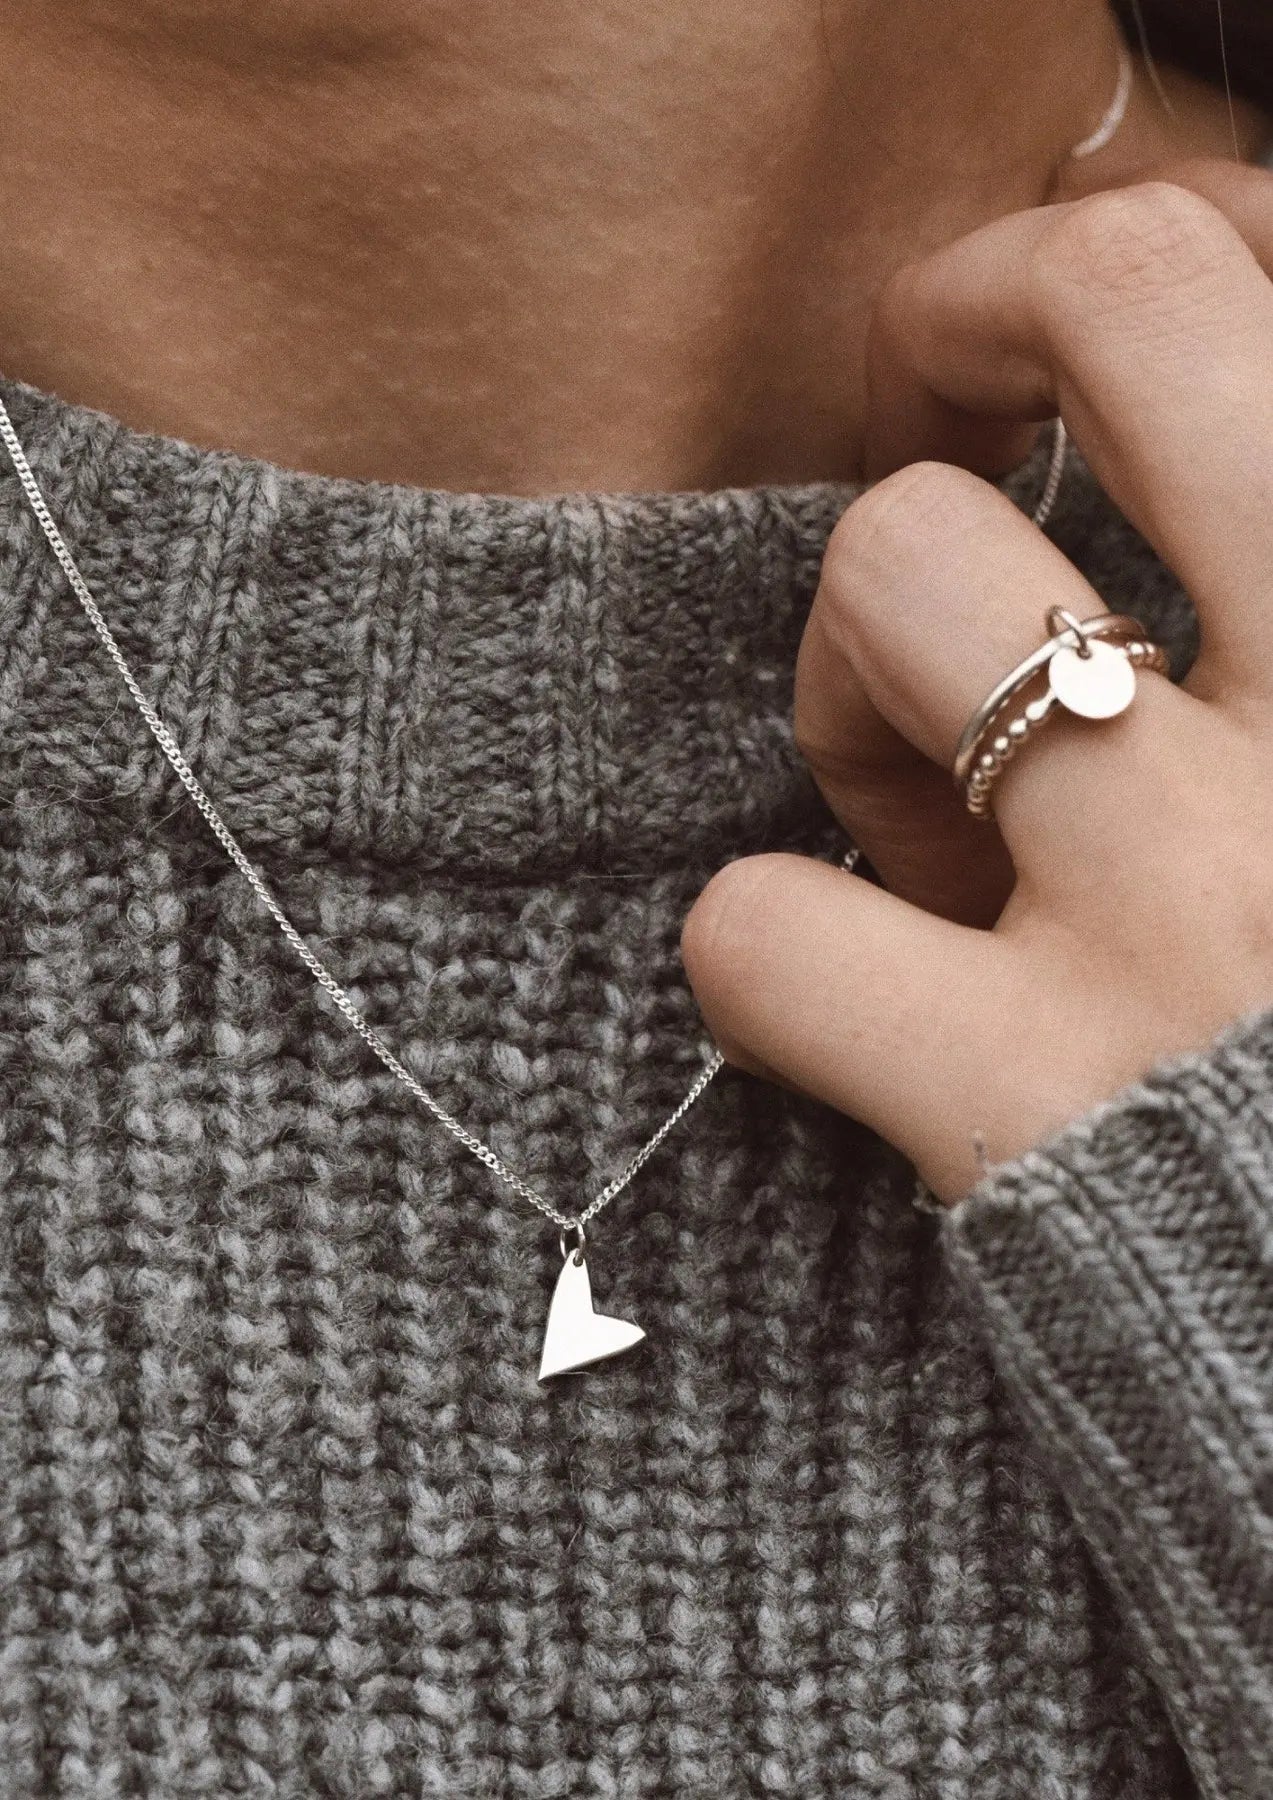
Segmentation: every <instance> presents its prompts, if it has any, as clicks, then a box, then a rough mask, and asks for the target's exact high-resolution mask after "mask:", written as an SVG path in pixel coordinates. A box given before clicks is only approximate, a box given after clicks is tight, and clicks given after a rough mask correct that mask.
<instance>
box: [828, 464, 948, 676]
mask: <svg viewBox="0 0 1273 1800" xmlns="http://www.w3.org/2000/svg"><path fill="white" fill-rule="evenodd" d="M981 486H982V484H981V483H980V481H979V480H978V478H977V477H976V476H975V475H970V474H969V473H968V472H967V470H966V469H957V468H955V467H954V466H953V465H951V464H950V463H941V462H917V463H910V464H908V465H907V467H906V468H904V469H899V470H898V471H897V473H896V474H894V475H888V476H886V477H885V478H884V480H883V481H878V482H876V483H875V485H874V486H873V487H870V488H868V489H867V490H866V492H865V493H864V494H861V495H860V496H859V497H858V498H857V499H856V500H855V501H854V502H853V504H852V505H851V506H850V507H849V508H848V510H847V512H845V513H844V514H843V515H842V516H841V518H840V520H839V521H838V523H837V524H836V527H835V529H834V531H833V532H832V533H831V536H830V538H829V540H828V542H827V548H826V554H825V557H824V558H823V563H822V579H821V581H820V583H819V590H818V601H817V604H818V607H819V610H820V611H821V613H822V614H823V622H824V624H825V625H827V626H828V627H829V628H830V629H831V631H832V634H833V636H834V637H835V638H836V640H837V641H838V642H839V643H840V644H841V645H843V644H844V643H846V642H848V643H851V642H852V639H853V636H854V633H855V630H856V627H857V625H858V623H859V621H860V620H861V619H862V617H863V616H864V615H865V614H866V612H867V609H868V608H869V607H871V606H872V605H873V604H878V603H879V602H880V601H881V600H886V599H887V595H888V592H889V586H888V577H889V575H890V574H891V573H895V572H896V571H897V569H898V567H899V565H900V564H901V562H902V561H903V560H907V561H910V560H913V558H914V557H915V555H916V554H917V552H918V553H920V554H922V553H923V547H924V546H925V545H926V544H931V543H933V542H941V541H943V540H944V539H945V537H946V535H947V534H948V533H950V532H953V531H958V530H959V529H961V527H962V526H963V524H964V523H965V522H966V520H967V515H968V508H969V506H970V504H971V503H972V499H973V495H974V493H980V490H981Z"/></svg>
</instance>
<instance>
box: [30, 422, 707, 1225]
mask: <svg viewBox="0 0 1273 1800" xmlns="http://www.w3.org/2000/svg"><path fill="white" fill-rule="evenodd" d="M0 438H2V439H3V441H4V447H5V449H6V450H7V451H8V453H9V458H10V461H11V462H12V463H13V467H14V470H15V472H16V474H17V477H18V480H19V481H20V482H21V484H22V491H23V493H24V494H25V495H26V497H27V500H28V501H29V502H30V506H31V511H32V512H33V513H34V514H35V517H36V519H37V521H38V523H39V525H40V529H41V530H42V531H43V533H44V535H45V537H46V538H47V539H48V542H49V548H50V549H51V550H52V552H53V554H54V556H55V557H56V558H57V560H58V562H59V564H60V565H61V568H62V572H63V574H64V575H65V576H66V579H67V581H68V582H69V583H70V585H71V590H72V592H73V593H74V595H75V598H76V599H77V600H78V601H79V603H80V605H81V606H82V607H83V608H84V611H85V612H86V613H87V614H88V617H89V620H90V622H91V624H92V626H93V629H94V631H95V632H96V633H97V635H98V637H99V638H100V639H101V640H102V643H103V644H104V645H105V647H106V654H107V655H108V656H109V657H110V659H111V661H112V662H113V663H114V665H115V667H116V669H117V670H118V671H119V675H120V679H121V680H122V681H123V683H124V686H125V687H126V688H127V689H128V692H129V693H130V694H131V696H132V698H133V701H134V704H135V705H136V707H137V710H138V712H139V713H140V714H141V716H142V718H143V719H144V720H145V721H146V724H147V725H148V726H149V727H150V732H151V735H152V737H153V738H154V739H155V742H156V743H157V744H158V745H159V748H160V749H161V750H162V751H163V753H164V755H165V756H166V757H167V759H168V761H169V762H170V763H171V765H172V767H173V770H174V772H175V773H176V775H177V778H178V780H179V781H180V782H181V784H182V786H183V787H184V788H185V790H186V792H187V793H188V794H189V795H190V798H191V799H192V800H193V801H194V803H195V805H196V806H197V807H198V809H199V811H200V812H201V813H202V814H203V816H204V818H205V819H206V821H207V823H208V825H209V827H210V828H211V830H212V832H213V834H214V836H215V837H216V838H217V839H218V840H219V842H220V844H221V847H222V849H223V850H224V851H225V853H226V855H227V856H228V857H229V858H230V860H231V862H232V863H233V864H234V866H235V867H236V868H237V869H238V871H239V873H240V874H241V875H242V876H243V878H244V880H245V881H246V882H247V883H248V885H249V886H250V887H251V888H252V891H253V892H254V893H255V895H256V897H257V899H258V900H259V901H260V902H261V904H262V906H264V907H265V909H266V910H267V912H269V914H270V915H271V917H272V918H273V920H274V922H275V924H276V925H277V926H278V928H279V930H280V931H281V932H282V934H283V936H284V937H285V938H286V939H287V941H288V943H289V944H290V945H291V946H292V949H293V950H294V951H295V952H296V954H297V956H299V958H300V959H301V961H302V962H303V963H304V964H305V967H306V968H307V969H308V970H309V972H310V974H311V975H312V976H313V977H314V979H315V981H316V982H317V983H318V985H319V986H320V987H321V988H323V989H324V990H325V991H326V992H327V993H328V994H329V995H330V996H331V998H332V999H333V1000H334V1001H335V1003H336V1005H337V1006H338V1007H339V1009H340V1011H341V1012H342V1013H343V1014H344V1015H345V1018H346V1019H347V1020H348V1021H349V1023H350V1024H351V1025H352V1026H353V1028H354V1030H355V1031H356V1032H357V1033H358V1036H359V1037H360V1038H362V1040H363V1042H364V1043H365V1044H367V1045H368V1047H369V1048H370V1049H371V1050H373V1051H374V1052H375V1054H376V1055H377V1056H378V1057H379V1058H380V1060H381V1062H382V1063H383V1064H384V1065H385V1067H386V1068H387V1069H388V1070H389V1071H390V1073H391V1074H393V1075H396V1076H397V1078H398V1080H399V1081H400V1082H402V1084H403V1085H404V1087H407V1088H409V1089H410V1090H411V1092H412V1093H413V1094H414V1095H415V1097H416V1099H417V1100H418V1101H419V1102H420V1104H421V1105H422V1106H424V1107H426V1108H427V1109H428V1111H429V1112H430V1113H431V1114H432V1115H433V1117H434V1118H435V1119H436V1120H437V1122H438V1124H439V1125H441V1126H443V1127H444V1128H445V1130H447V1131H449V1132H450V1134H451V1136H452V1137H453V1138H456V1139H457V1140H458V1141H459V1142H460V1143H461V1144H463V1146H464V1148H465V1149H466V1150H467V1151H468V1152H469V1154H470V1156H475V1157H476V1158H477V1160H478V1162H480V1163H484V1164H485V1165H486V1167H487V1168H488V1169H489V1170H490V1171H491V1173H492V1174H493V1175H494V1176H495V1177H496V1178H497V1179H498V1180H499V1181H502V1182H503V1183H504V1185H505V1187H508V1188H511V1189H512V1191H513V1193H515V1194H516V1195H518V1197H519V1198H520V1199H522V1200H525V1201H526V1202H527V1204H528V1205H530V1206H533V1207H534V1208H535V1210H536V1211H537V1212H541V1213H543V1215H544V1217H545V1218H548V1219H551V1220H552V1221H553V1223H554V1224H555V1225H557V1226H559V1227H560V1228H561V1230H563V1231H577V1230H578V1229H579V1228H580V1227H581V1226H583V1225H585V1224H586V1223H587V1222H588V1221H589V1220H590V1219H595V1218H596V1216H597V1214H598V1213H599V1212H600V1211H601V1209H602V1208H603V1207H605V1206H608V1205H609V1204H610V1202H611V1201H612V1200H613V1199H615V1198H616V1196H617V1195H619V1194H621V1193H622V1192H623V1190H624V1188H625V1187H627V1185H628V1183H629V1182H630V1181H631V1180H632V1177H633V1176H634V1175H635V1174H636V1173H637V1171H638V1170H639V1169H640V1168H642V1167H643V1165H644V1164H645V1163H646V1162H647V1161H648V1160H649V1158H650V1157H651V1156H653V1154H654V1152H655V1151H656V1150H657V1149H658V1147H659V1145H660V1144H661V1143H662V1142H663V1140H664V1138H665V1137H666V1136H667V1135H668V1133H669V1132H670V1131H671V1130H672V1129H673V1127H674V1126H676V1125H678V1124H679V1123H680V1121H681V1120H682V1119H683V1118H684V1117H685V1115H686V1113H687V1112H688V1111H689V1109H690V1107H691V1106H693V1104H694V1102H695V1101H696V1100H697V1099H698V1097H699V1095H700V1094H701V1093H702V1092H703V1090H704V1088H705V1087H706V1086H707V1084H708V1082H710V1081H711V1079H712V1077H713V1076H714V1075H715V1074H716V1073H717V1072H718V1071H719V1070H720V1069H721V1068H722V1067H723V1065H724V1060H725V1059H724V1058H723V1057H722V1056H721V1054H720V1052H719V1051H718V1050H716V1051H713V1053H712V1055H711V1057H710V1058H709V1060H708V1061H707V1062H706V1063H705V1065H704V1066H703V1068H702V1069H701V1070H700V1072H699V1074H698V1075H697V1076H696V1077H695V1079H694V1082H693V1085H692V1086H691V1087H690V1090H689V1092H688V1093H687V1094H686V1096H685V1098H684V1099H683V1100H682V1101H681V1103H680V1105H679V1106H678V1107H677V1108H676V1110H675V1112H673V1113H671V1114H670V1115H669V1117H668V1118H666V1119H665V1120H664V1121H663V1123H662V1124H661V1125H660V1126H659V1128H658V1130H657V1131H656V1132H655V1133H654V1135H653V1137H651V1138H650V1139H649V1141H648V1142H647V1143H646V1144H644V1145H643V1146H642V1147H641V1149H640V1150H638V1151H637V1153H636V1155H635V1156H634V1157H633V1158H632V1161H631V1162H630V1163H629V1164H628V1165H627V1167H626V1168H625V1169H623V1170H621V1172H620V1173H619V1174H618V1175H616V1176H615V1178H614V1180H613V1181H611V1182H610V1183H609V1185H608V1186H606V1187H604V1188H603V1189H602V1190H601V1192H600V1193H599V1194H598V1195H597V1196H596V1198H595V1199H594V1200H592V1201H591V1202H590V1203H589V1204H588V1205H587V1206H586V1207H585V1208H584V1210H583V1211H582V1212H580V1213H577V1214H571V1213H566V1212H562V1211H561V1209H560V1208H559V1207H557V1206H554V1204H553V1202H552V1201H551V1200H549V1199H547V1198H546V1197H545V1196H544V1195H543V1194H541V1193H540V1192H539V1191H538V1189H536V1188H533V1187H532V1186H531V1185H530V1183H529V1182H528V1181H525V1180H523V1178H522V1177H521V1176H520V1175H519V1174H517V1172H516V1170H514V1169H510V1168H509V1166H508V1164H507V1163H506V1162H504V1160H503V1159H502V1157H500V1156H498V1155H497V1154H496V1152H495V1151H494V1150H492V1149H491V1147H490V1145H489V1144H485V1143H483V1142H482V1140H481V1138H479V1137H475V1136H474V1135H473V1133H472V1132H471V1131H466V1130H465V1128H464V1126H463V1125H461V1124H460V1122H459V1120H458V1119H456V1118H454V1117H453V1116H452V1115H451V1114H450V1113H449V1112H448V1111H447V1109H446V1108H445V1107H444V1106H443V1105H442V1104H441V1102H440V1101H438V1100H435V1099H434V1097H433V1095H432V1094H431V1093H429V1091H428V1089H427V1088H424V1087H422V1086H421V1085H420V1083H419V1082H418V1081H417V1080H416V1078H415V1076H414V1075H413V1074H412V1073H411V1071H410V1070H409V1069H407V1068H404V1067H403V1065H402V1064H401V1063H400V1062H399V1061H398V1058H397V1057H396V1056H395V1055H394V1053H393V1051H392V1050H390V1048H389V1046H388V1045H387V1044H386V1043H384V1041H383V1040H382V1039H381V1038H380V1037H379V1036H377V1034H376V1032H374V1031H373V1030H372V1028H371V1026H370V1025H369V1024H368V1023H367V1021H366V1019H365V1018H364V1017H363V1015H362V1014H361V1013H360V1012H359V1010H358V1008H357V1007H356V1006H355V1005H354V1003H353V1001H352V1000H351V999H350V998H349V995H348V994H347V993H346V992H345V990H344V988H343V987H341V985H340V983H339V982H338V981H337V980H336V978H335V976H334V975H333V974H332V973H331V971H330V970H329V969H327V968H326V967H325V965H324V964H323V963H322V962H320V961H319V959H318V957H317V956H315V954H314V952H313V951H312V950H311V949H310V947H309V945H308V944H307V943H306V942H305V940H304V938H303V937H302V936H301V934H300V932H299V931H297V929H296V927H295V926H294V925H293V924H292V921H291V920H290V919H289V918H288V916H287V914H286V913H285V912H284V911H283V909H282V907H281V906H280V905H279V903H278V901H277V900H276V899H275V898H274V896H273V894H272V893H271V892H270V890H269V888H268V887H267V886H266V885H265V882H264V881H263V880H262V878H261V876H260V875H259V874H258V872H257V870H256V869H255V867H254V866H253V865H252V863H251V862H250V861H249V860H248V857H247V855H246V853H245V852H244V850H243V848H242V846H241V845H240V843H239V841H238V839H237V838H236V837H235V835H234V833H233V832H232V831H231V830H230V827H229V826H228V825H227V824H226V822H225V820H224V819H223V818H222V817H221V815H220V813H219V812H218V811H217V809H216V807H215V806H213V804H212V802H211V800H210V799H209V798H208V796H207V794H206V793H205V792H204V790H203V788H202V787H201V786H200V784H199V782H198V780H197V779H196V777H195V774H194V771H193V769H191V767H190V765H189V763H188V762H187V761H186V759H185V757H184V756H183V755H182V754H181V750H180V748H179V746H178V744H177V741H176V739H175V738H174V737H173V735H172V733H171V732H170V731H169V729H168V727H167V726H166V725H165V724H164V722H163V720H162V719H161V718H160V716H159V714H158V713H157V712H156V711H155V708H154V707H153V706H152V705H151V703H150V701H149V700H148V699H147V698H146V696H145V694H144V693H143V692H142V690H141V688H140V686H139V685H138V682H137V678H136V676H135V675H134V674H133V672H132V669H131V668H130V667H129V665H128V662H127V660H126V658H125V656H124V653H123V651H122V650H121V649H120V647H119V645H118V643H117V642H116V640H115V636H114V633H113V632H112V631H111V628H110V626H109V625H108V624H107V623H106V620H105V619H104V618H103V617H102V612H101V608H100V607H99V606H98V604H97V602H96V601H95V600H94V598H93V596H92V594H91V593H90V592H89V589H88V584H87V582H86V581H85V580H84V577H83V576H82V575H81V574H80V572H79V569H78V568H77V567H76V565H75V561H74V558H73V557H72V556H71V553H70V551H69V550H68V549H67V547H66V540H65V539H64V538H63V536H62V533H61V532H60V531H59V530H58V527H57V524H56V522H55V520H54V518H53V515H52V513H51V512H50V511H49V508H48V505H47V504H46V502H45V499H44V495H43V494H42V493H41V491H40V487H39V483H38V482H37V481H36V479H35V476H34V474H33V473H32V471H31V465H30V463H29V462H28V461H27V457H26V452H25V451H24V450H23V448H22V445H21V443H20V441H19V439H18V434H17V432H16V431H15V430H14V428H13V421H12V419H11V418H10V417H9V411H8V408H7V407H6V406H5V404H4V402H3V400H0Z"/></svg>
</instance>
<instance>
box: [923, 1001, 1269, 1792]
mask: <svg viewBox="0 0 1273 1800" xmlns="http://www.w3.org/2000/svg"><path fill="white" fill-rule="evenodd" d="M943 1236H944V1240H945V1247H946V1252H947V1255H948V1258H949V1261H950V1264H951V1266H952V1269H953V1271H954V1274H955V1277H956V1280H957V1282H958V1283H959V1285H960V1287H961V1288H962V1290H963V1293H964V1295H965V1297H966V1299H967V1300H968V1302H969V1304H970V1305H971V1307H972V1308H973V1310H974V1312H975V1313H976V1315H977V1316H978V1318H979V1320H980V1323H981V1326H982V1328H983V1330H984V1332H985V1335H986V1337H987V1339H988V1341H989V1344H990V1347H991V1352H992V1355H993V1357H994V1359H995V1362H996V1365H997V1368H998V1370H999V1373H1000V1375H1001V1377H1002V1379H1003V1381H1004V1382H1005V1384H1006V1385H1007V1386H1008V1387H1009V1388H1010V1389H1011V1390H1012V1392H1013V1393H1014V1395H1015V1397H1016V1400H1017V1402H1018V1405H1019V1408H1020V1410H1021V1411H1022V1413H1023V1415H1024V1417H1025V1420H1026V1423H1027V1428H1028V1429H1029V1431H1030V1434H1031V1436H1032V1437H1033V1439H1034V1440H1035V1442H1036V1445H1037V1448H1038V1451H1039V1453H1040V1455H1041V1456H1042V1458H1043V1459H1044V1461H1045V1462H1046V1463H1047V1464H1048V1465H1049V1467H1050V1469H1051V1472H1052V1475H1053V1477H1054V1479H1055V1480H1056V1481H1057V1482H1058V1484H1059V1485H1060V1487H1061V1489H1062V1491H1063V1492H1064V1493H1065V1494H1066V1496H1067V1497H1068V1499H1069V1502H1070V1504H1071V1506H1072V1508H1073V1511H1074V1514H1075V1517H1076V1520H1077V1523H1078V1526H1079V1529H1080V1530H1081V1531H1082V1533H1083V1534H1084V1536H1085V1538H1086V1540H1087V1542H1088V1544H1089V1546H1090V1548H1091V1550H1092V1552H1093V1554H1094V1556H1095V1558H1096V1560H1097V1562H1098V1563H1099V1564H1100V1566H1101V1567H1102V1570H1103V1572H1104V1573H1105V1575H1106V1577H1107V1579H1108V1580H1109V1582H1110V1584H1111V1586H1112V1587H1113V1588H1114V1590H1115V1592H1116V1593H1117V1594H1118V1595H1119V1597H1120V1599H1121V1601H1122V1603H1123V1606H1124V1608H1125V1611H1126V1613H1127V1616H1128V1619H1129V1622H1130V1624H1131V1626H1132V1628H1133V1630H1134V1631H1135V1633H1136V1634H1137V1636H1138V1637H1139V1639H1140V1642H1141V1644H1142V1647H1143V1651H1144V1654H1145V1656H1146V1658H1147V1662H1148V1666H1149V1668H1150V1672H1151V1673H1152V1674H1153V1675H1154V1676H1155V1678H1156V1679H1157V1681H1158V1683H1159V1685H1160V1687H1161V1689H1162V1691H1163V1693H1164V1696H1165V1698H1166V1701H1167V1704H1168V1706H1169V1708H1170V1710H1171V1712H1172V1715H1173V1718H1174V1721H1175V1724H1176V1728H1177V1730H1178V1732H1179V1734H1180V1736H1181V1741H1182V1743H1183V1745H1184V1747H1185V1749H1186V1752H1187V1753H1188V1755H1189V1757H1190V1760H1191V1763H1192V1766H1193V1771H1194V1774H1195V1777H1196V1778H1197V1780H1198V1781H1199V1784H1200V1785H1201V1787H1202V1789H1203V1791H1204V1792H1205V1793H1206V1794H1208V1795H1214V1796H1216V1797H1217V1800H1220V1797H1221V1796H1223V1800H1237V1797H1238V1796H1246V1795H1251V1796H1255V1795H1261V1796H1265V1795H1269V1794H1273V1012H1267V1013H1263V1014H1261V1015H1259V1016H1256V1017H1252V1018H1250V1019H1247V1020H1244V1021H1242V1022H1241V1023H1240V1024H1239V1025H1236V1026H1234V1027H1233V1028H1231V1029H1230V1030H1229V1031H1228V1032H1226V1033H1225V1035H1224V1036H1223V1037H1221V1038H1220V1039H1218V1040H1217V1041H1216V1043H1215V1044H1214V1045H1213V1046H1212V1047H1211V1048H1210V1049H1209V1050H1208V1051H1207V1052H1205V1053H1203V1054H1199V1055H1193V1056H1189V1057H1182V1058H1179V1059H1177V1060H1175V1061H1173V1062H1171V1063H1166V1064H1164V1065H1163V1066H1162V1067H1161V1068H1159V1069H1157V1070H1156V1071H1155V1072H1154V1073H1153V1074H1152V1075H1150V1076H1149V1077H1148V1078H1147V1079H1146V1080H1144V1081H1143V1082H1141V1083H1139V1084H1137V1085H1136V1086H1135V1087H1133V1088H1129V1089H1128V1090H1126V1091H1125V1092H1124V1093H1123V1094H1121V1095H1120V1096H1118V1098H1117V1099H1115V1100H1113V1101H1111V1102H1109V1103H1107V1104H1106V1105H1104V1106H1102V1107H1100V1108H1098V1109H1096V1110H1095V1111H1093V1112H1092V1113H1090V1114H1089V1115H1087V1117H1085V1118H1084V1119H1082V1120H1080V1121H1079V1122H1078V1123H1077V1124H1074V1125H1072V1126H1070V1127H1069V1128H1067V1129H1066V1130H1065V1131H1064V1132H1063V1133H1062V1134H1060V1135H1059V1136H1058V1137H1056V1138H1055V1139H1053V1140H1052V1141H1051V1142H1049V1143H1047V1144H1045V1145H1043V1146H1042V1147H1040V1148H1039V1149H1037V1150H1034V1151H1032V1152H1030V1153H1029V1154H1028V1155H1026V1156H1024V1157H1022V1158H1020V1159H1019V1160H1018V1161H1016V1162H1013V1163H1010V1164H1005V1165H1003V1166H1002V1167H999V1168H996V1169H993V1170H991V1171H990V1172H989V1174H988V1175H987V1176H986V1178H985V1179H984V1180H983V1181H982V1183H981V1184H980V1185H979V1186H978V1187H977V1188H976V1189H975V1190H974V1192H973V1193H972V1194H971V1195H970V1196H969V1197H968V1199H967V1200H965V1201H964V1202H963V1203H962V1204H961V1205H959V1206H957V1207H956V1208H955V1209H954V1210H953V1212H952V1213H951V1214H950V1215H949V1217H948V1218H947V1219H946V1221H945V1223H944V1225H943Z"/></svg>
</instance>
